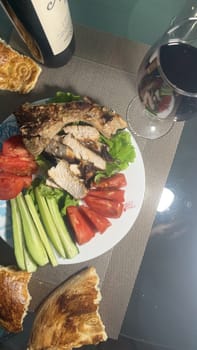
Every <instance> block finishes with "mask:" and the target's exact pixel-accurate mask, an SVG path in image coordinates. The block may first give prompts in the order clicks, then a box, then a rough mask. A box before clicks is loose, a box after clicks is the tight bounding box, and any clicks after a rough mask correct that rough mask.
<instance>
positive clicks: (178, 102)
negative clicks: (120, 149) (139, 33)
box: [126, 17, 197, 139]
mask: <svg viewBox="0 0 197 350" xmlns="http://www.w3.org/2000/svg"><path fill="white" fill-rule="evenodd" d="M136 83H137V84H136V85H137V96H135V97H134V98H133V100H131V102H130V104H129V106H128V108H127V116H126V117H127V122H128V127H129V129H130V130H131V132H133V133H134V134H136V135H138V136H141V137H143V138H146V139H157V138H159V137H161V136H163V135H165V134H167V133H168V132H169V131H170V130H171V129H172V127H173V125H174V123H175V122H178V121H185V120H188V119H190V118H192V117H194V116H197V17H190V18H187V19H183V20H181V21H180V22H176V24H173V25H172V26H171V27H170V28H169V29H168V30H167V31H166V32H165V33H164V35H163V36H162V37H161V38H160V39H159V40H158V41H157V42H156V43H155V44H154V45H153V46H152V47H151V48H150V49H149V50H148V52H147V53H146V55H145V57H144V59H143V60H142V62H141V64H140V67H139V70H138V73H137V81H136Z"/></svg>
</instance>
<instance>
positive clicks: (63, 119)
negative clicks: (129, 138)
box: [14, 101, 127, 153]
mask: <svg viewBox="0 0 197 350" xmlns="http://www.w3.org/2000/svg"><path fill="white" fill-rule="evenodd" d="M14 115H15V116H16V120H17V123H18V125H19V128H20V131H21V134H22V136H23V137H24V142H25V145H26V147H27V148H28V150H29V151H30V152H31V148H32V144H33V142H34V141H37V142H38V139H40V138H42V137H44V138H45V139H46V138H53V137H54V136H55V135H56V134H57V133H58V132H59V131H60V130H61V129H62V128H63V127H64V126H65V125H67V124H72V123H77V122H84V123H86V124H89V125H92V126H94V127H95V128H96V129H97V130H98V131H99V132H100V133H101V134H103V135H104V136H105V137H107V138H110V137H111V136H112V135H114V134H115V133H116V132H117V130H119V129H124V128H126V127H127V123H126V121H125V120H124V119H123V118H122V117H121V116H120V115H119V114H117V113H115V112H114V111H112V110H110V109H108V108H106V107H103V106H100V105H97V104H93V103H90V102H86V101H73V102H68V103H49V104H41V105H33V104H30V103H25V104H23V105H21V106H20V107H19V108H18V109H17V110H16V111H15V112H14ZM34 137H35V139H34V140H33V138H34ZM31 138H32V140H31V142H29V141H30V139H31ZM28 144H29V145H28ZM33 149H34V150H35V147H33ZM40 149H41V147H40ZM34 152H35V151H34ZM39 152H40V150H39ZM31 153H32V152H31ZM37 153H38V152H37Z"/></svg>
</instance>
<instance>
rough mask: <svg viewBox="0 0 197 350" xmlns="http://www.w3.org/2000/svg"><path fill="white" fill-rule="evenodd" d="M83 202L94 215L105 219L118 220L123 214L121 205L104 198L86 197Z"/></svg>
mask: <svg viewBox="0 0 197 350" xmlns="http://www.w3.org/2000/svg"><path fill="white" fill-rule="evenodd" d="M84 202H85V203H86V204H87V205H88V206H89V207H90V208H91V209H92V210H94V211H95V212H96V213H98V214H100V215H102V216H104V217H106V218H119V217H120V216H121V214H122V212H123V203H122V202H117V201H111V200H109V199H105V198H96V197H93V196H89V195H87V196H86V197H85V198H84Z"/></svg>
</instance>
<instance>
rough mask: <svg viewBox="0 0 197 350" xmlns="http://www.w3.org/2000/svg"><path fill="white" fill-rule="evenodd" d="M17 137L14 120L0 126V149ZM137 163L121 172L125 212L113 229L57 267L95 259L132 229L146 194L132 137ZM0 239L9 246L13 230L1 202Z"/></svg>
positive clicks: (84, 246) (6, 121)
mask: <svg viewBox="0 0 197 350" xmlns="http://www.w3.org/2000/svg"><path fill="white" fill-rule="evenodd" d="M17 133H18V127H17V123H16V119H15V117H14V116H13V115H11V116H10V117H8V118H7V119H6V120H5V121H4V122H3V123H2V124H1V125H0V147H1V145H2V142H3V141H4V140H6V139H7V138H8V137H9V136H12V135H14V134H17ZM132 144H133V146H134V147H135V152H136V159H135V161H134V163H131V164H130V166H129V167H128V168H127V169H126V171H124V174H125V176H126V179H127V186H126V188H125V210H124V212H123V214H122V215H121V217H120V218H119V219H110V221H111V223H112V225H111V226H110V227H109V228H108V229H107V230H106V231H105V232H104V233H103V234H99V233H98V234H96V236H95V237H94V238H93V239H92V240H91V241H90V242H88V243H86V244H84V245H82V246H79V250H80V253H79V254H78V255H77V256H76V257H75V258H74V259H62V258H58V260H59V264H76V263H81V262H85V261H88V260H90V259H93V258H96V257H98V256H100V255H102V254H104V253H106V252H107V251H109V250H110V249H112V248H113V247H114V246H115V245H116V244H117V243H119V242H120V241H121V240H122V239H123V238H124V237H125V236H126V234H127V233H128V231H129V230H130V229H131V227H132V226H133V224H134V222H135V220H136V218H137V216H138V214H139V212H140V209H141V206H142V203H143V199H144V192H145V171H144V164H143V159H142V156H141V153H140V150H139V147H138V145H137V143H136V141H135V139H134V137H133V136H132ZM0 237H1V238H2V239H3V240H5V241H6V242H7V243H8V244H9V245H11V246H12V245H13V243H12V227H11V216H10V207H9V205H7V202H6V201H3V200H0Z"/></svg>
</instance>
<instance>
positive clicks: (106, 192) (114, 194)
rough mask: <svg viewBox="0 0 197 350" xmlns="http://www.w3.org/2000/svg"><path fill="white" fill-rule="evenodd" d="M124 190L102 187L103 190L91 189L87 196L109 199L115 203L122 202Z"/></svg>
mask: <svg viewBox="0 0 197 350" xmlns="http://www.w3.org/2000/svg"><path fill="white" fill-rule="evenodd" d="M124 192H125V191H124V190H121V189H116V188H115V189H113V188H107V187H104V188H103V189H91V190H89V191H88V196H93V197H98V198H105V199H110V200H113V201H117V202H124Z"/></svg>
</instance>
